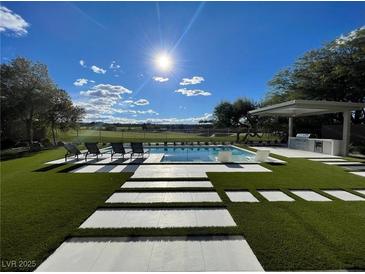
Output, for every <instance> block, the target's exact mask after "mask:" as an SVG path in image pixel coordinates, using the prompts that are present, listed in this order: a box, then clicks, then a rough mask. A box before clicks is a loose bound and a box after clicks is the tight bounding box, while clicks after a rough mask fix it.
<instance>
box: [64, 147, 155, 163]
mask: <svg viewBox="0 0 365 274" xmlns="http://www.w3.org/2000/svg"><path fill="white" fill-rule="evenodd" d="M110 145H111V153H110V157H111V159H113V156H114V155H115V154H119V155H122V158H123V160H124V156H125V155H130V158H133V156H137V157H139V156H142V158H144V156H145V155H149V153H150V152H149V150H145V149H144V148H143V144H142V143H131V150H130V151H126V149H125V148H124V144H123V143H111V144H110ZM64 147H65V149H66V151H67V152H66V154H65V161H67V158H68V157H76V159H77V160H78V159H79V155H83V156H84V157H85V161H87V157H88V156H89V155H94V156H96V160H99V155H100V156H102V155H103V153H102V152H101V151H100V149H99V147H98V145H97V143H85V148H86V149H87V151H86V152H84V153H83V152H81V151H80V150H79V149H78V147H77V146H76V145H74V144H72V143H65V144H64Z"/></svg>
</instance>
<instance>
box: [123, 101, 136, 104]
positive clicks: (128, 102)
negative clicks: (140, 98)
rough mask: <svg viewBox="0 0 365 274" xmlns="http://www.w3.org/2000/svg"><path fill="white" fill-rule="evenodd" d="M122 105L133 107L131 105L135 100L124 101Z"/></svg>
mask: <svg viewBox="0 0 365 274" xmlns="http://www.w3.org/2000/svg"><path fill="white" fill-rule="evenodd" d="M122 103H124V104H127V105H131V104H133V103H134V101H133V100H124V101H123V102H122Z"/></svg>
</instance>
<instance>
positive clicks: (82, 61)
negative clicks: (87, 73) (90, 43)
mask: <svg viewBox="0 0 365 274" xmlns="http://www.w3.org/2000/svg"><path fill="white" fill-rule="evenodd" d="M79 63H80V66H82V67H83V68H86V64H85V61H84V60H80V61H79Z"/></svg>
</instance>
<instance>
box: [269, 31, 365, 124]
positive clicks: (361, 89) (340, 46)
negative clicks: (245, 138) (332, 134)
mask: <svg viewBox="0 0 365 274" xmlns="http://www.w3.org/2000/svg"><path fill="white" fill-rule="evenodd" d="M269 87H270V90H269V92H268V94H267V96H266V98H265V101H264V104H265V105H268V104H274V103H279V102H283V101H288V100H293V99H308V100H329V101H351V102H365V28H364V27H362V28H360V29H357V30H354V31H352V32H350V33H349V34H347V35H346V36H341V37H340V38H337V39H335V40H334V41H332V42H330V43H327V44H326V45H324V46H323V47H322V48H320V49H316V50H311V51H309V52H308V53H306V54H304V56H302V57H300V58H299V59H298V60H297V61H296V62H295V63H294V65H293V66H292V67H291V68H288V69H285V70H283V71H280V72H279V73H277V74H276V75H275V76H274V78H273V79H272V80H271V81H270V82H269ZM328 117H329V116H328ZM332 117H334V115H332ZM353 122H354V123H364V122H365V111H364V110H362V111H357V112H356V113H354V115H353Z"/></svg>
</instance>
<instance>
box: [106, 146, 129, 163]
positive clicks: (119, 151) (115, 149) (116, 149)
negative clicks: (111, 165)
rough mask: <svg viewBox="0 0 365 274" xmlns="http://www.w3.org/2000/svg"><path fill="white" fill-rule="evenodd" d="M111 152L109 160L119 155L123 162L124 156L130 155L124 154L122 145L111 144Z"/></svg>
mask: <svg viewBox="0 0 365 274" xmlns="http://www.w3.org/2000/svg"><path fill="white" fill-rule="evenodd" d="M111 146H112V151H111V154H110V158H111V159H112V160H113V155H114V154H121V155H122V157H123V160H124V155H126V154H130V152H126V151H125V149H124V145H123V143H111Z"/></svg>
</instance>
